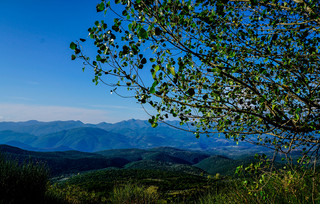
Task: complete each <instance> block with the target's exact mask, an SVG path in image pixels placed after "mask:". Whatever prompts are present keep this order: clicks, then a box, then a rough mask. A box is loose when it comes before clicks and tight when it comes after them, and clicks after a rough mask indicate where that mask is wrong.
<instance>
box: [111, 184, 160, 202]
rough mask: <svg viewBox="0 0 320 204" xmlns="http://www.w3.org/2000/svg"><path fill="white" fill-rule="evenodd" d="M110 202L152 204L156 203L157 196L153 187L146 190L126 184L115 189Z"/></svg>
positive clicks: (155, 188)
mask: <svg viewBox="0 0 320 204" xmlns="http://www.w3.org/2000/svg"><path fill="white" fill-rule="evenodd" d="M110 200H111V203H114V204H133V203H139V204H153V203H158V200H159V194H158V192H157V187H155V186H150V187H148V188H146V187H143V186H138V185H135V184H126V185H124V186H117V187H115V188H114V190H113V193H112V194H111V196H110Z"/></svg>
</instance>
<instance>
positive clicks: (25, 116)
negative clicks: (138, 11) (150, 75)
mask: <svg viewBox="0 0 320 204" xmlns="http://www.w3.org/2000/svg"><path fill="white" fill-rule="evenodd" d="M99 2H100V0H67V1H65V0H46V1H43V0H42V1H40V0H28V1H26V0H15V1H12V0H1V1H0V121H27V120H41V121H53V120H81V121H83V122H88V123H98V122H102V121H105V122H112V123H113V122H118V121H121V120H127V119H131V118H136V119H147V118H148V115H147V114H146V113H145V112H144V111H143V109H142V108H141V106H140V105H139V104H137V103H136V101H135V100H134V99H124V98H120V97H119V96H117V95H115V94H112V95H111V94H110V88H109V87H106V86H104V85H102V84H99V85H98V86H96V85H94V83H92V77H93V74H92V73H91V72H90V71H89V70H85V72H82V62H81V61H80V60H78V61H77V60H76V61H71V54H72V50H70V49H69V45H70V42H71V41H75V40H78V39H79V38H86V37H87V35H88V31H87V29H88V28H89V27H92V26H93V24H94V22H95V20H97V19H98V18H101V17H103V14H101V13H99V14H98V13H96V4H97V3H99ZM104 20H105V21H108V20H110V21H113V19H112V18H108V17H106V18H104Z"/></svg>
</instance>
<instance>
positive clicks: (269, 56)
mask: <svg viewBox="0 0 320 204" xmlns="http://www.w3.org/2000/svg"><path fill="white" fill-rule="evenodd" d="M116 4H117V5H116ZM119 7H121V8H123V11H122V12H117V11H118V10H117V9H119ZM114 8H116V9H114ZM96 9H97V12H104V13H105V15H106V17H107V18H110V16H112V18H113V20H114V21H113V25H111V26H110V25H107V24H106V22H105V21H103V20H102V21H96V22H95V26H93V27H92V28H89V30H88V31H89V36H90V38H91V39H93V40H94V45H95V46H96V48H97V55H96V57H95V59H94V60H91V59H90V58H89V57H87V56H86V55H85V54H84V52H83V46H82V44H83V42H84V41H85V39H80V41H81V42H80V41H77V42H76V43H74V42H72V43H71V45H70V47H71V49H73V50H74V51H75V54H74V55H72V59H76V58H80V59H82V60H84V62H85V65H86V66H90V67H93V70H94V73H95V78H94V80H93V81H94V82H96V83H98V82H99V81H102V82H103V83H106V84H108V85H111V86H116V87H127V88H128V90H130V91H133V92H134V93H135V98H136V99H137V101H139V102H140V103H141V104H149V105H151V106H152V107H153V108H154V109H156V110H157V111H158V113H157V114H155V115H153V116H152V118H151V119H150V120H149V121H150V122H151V123H152V125H153V127H155V126H156V125H157V122H158V121H159V120H165V119H166V118H168V117H170V116H171V117H172V116H173V117H177V118H179V119H180V121H181V124H188V125H190V126H194V128H193V129H192V128H191V129H190V130H192V131H194V132H195V134H196V135H197V137H198V136H199V135H201V134H206V135H210V134H211V133H213V132H221V133H224V134H225V136H226V138H233V139H234V140H236V141H239V140H247V141H250V142H252V143H255V144H260V145H265V146H268V147H270V148H273V149H276V150H278V151H283V152H290V151H291V150H292V149H294V148H296V147H303V150H305V151H306V152H308V151H311V150H312V152H314V151H316V152H317V151H318V149H319V148H320V140H319V138H318V136H319V133H320V67H319V62H320V53H319V50H320V3H319V1H312V0H271V1H270V0H230V1H228V0H212V1H204V0H189V1H185V0H182V1H180V0H162V1H158V0H156V1H151V0H145V1H143V0H135V1H133V0H115V4H114V3H110V2H105V1H102V2H101V3H99V4H98V5H97V7H96ZM145 70H146V71H148V72H150V73H149V75H148V76H147V77H146V74H145V72H146V71H145ZM141 73H144V74H141ZM111 77H115V78H116V79H117V82H116V83H111V82H112V81H113V80H112V79H111ZM108 80H109V81H108ZM114 90H116V89H114Z"/></svg>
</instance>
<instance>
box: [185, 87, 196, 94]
mask: <svg viewBox="0 0 320 204" xmlns="http://www.w3.org/2000/svg"><path fill="white" fill-rule="evenodd" d="M187 93H188V94H189V96H194V94H195V91H194V88H190V89H188V91H187Z"/></svg>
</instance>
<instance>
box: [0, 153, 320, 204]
mask: <svg viewBox="0 0 320 204" xmlns="http://www.w3.org/2000/svg"><path fill="white" fill-rule="evenodd" d="M243 169H244V168H243ZM239 170H240V168H238V171H239ZM250 172H251V173H250ZM249 173H250V174H249ZM319 176H320V175H319V170H318V169H304V170H303V169H301V168H300V169H298V168H295V167H294V166H282V167H279V168H278V169H274V170H273V171H263V166H262V164H259V163H257V164H256V165H251V166H250V165H249V166H248V168H246V171H240V173H238V174H234V175H232V176H223V175H220V174H218V173H217V174H216V175H210V174H206V173H200V174H195V173H192V172H181V171H172V170H170V171H166V170H163V169H161V170H156V169H119V168H107V169H100V170H93V171H89V172H85V173H80V174H77V175H73V176H70V177H63V178H62V177H60V178H59V179H57V178H56V179H52V178H50V177H49V174H48V170H47V168H46V167H45V165H43V164H37V163H33V162H29V163H28V162H24V163H23V162H22V163H21V162H18V161H14V160H10V159H6V158H4V157H1V160H0V189H1V190H0V203H6V204H14V203H27V202H29V203H58V204H60V203H63V204H75V203H84V204H87V203H89V204H90V203H97V204H98V203H99V204H100V203H118V204H120V203H121V204H125V203H155V204H156V203H195V204H207V203H318V202H319V201H320V181H319Z"/></svg>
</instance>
